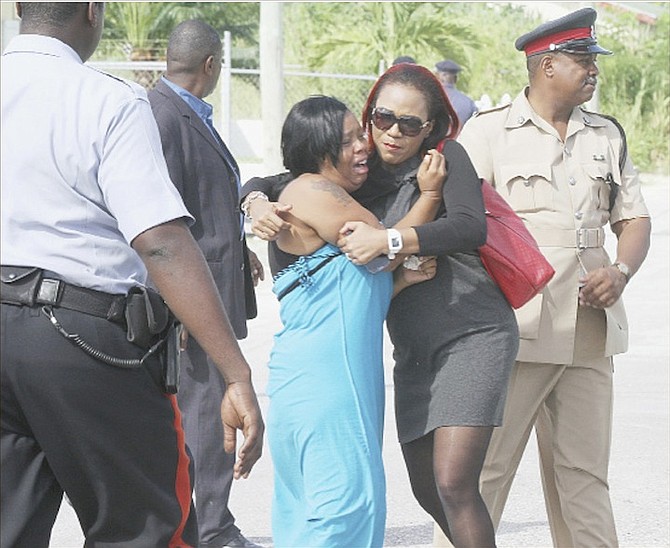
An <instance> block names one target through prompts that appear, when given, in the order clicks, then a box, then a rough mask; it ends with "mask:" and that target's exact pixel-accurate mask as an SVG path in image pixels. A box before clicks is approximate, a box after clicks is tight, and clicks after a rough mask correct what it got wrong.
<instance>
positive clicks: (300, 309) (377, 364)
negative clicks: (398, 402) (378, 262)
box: [267, 244, 393, 548]
mask: <svg viewBox="0 0 670 548" xmlns="http://www.w3.org/2000/svg"><path fill="white" fill-rule="evenodd" d="M335 254H337V256H335V257H334V258H332V259H331V260H330V261H329V262H327V263H324V264H323V266H322V267H321V268H320V269H318V271H316V272H313V273H312V274H310V270H313V269H314V267H315V266H317V265H319V264H320V263H321V262H322V261H323V260H324V258H326V257H328V256H329V255H330V256H332V255H335ZM291 286H293V287H294V289H292V290H291V291H290V292H289V293H288V294H286V295H285V296H283V297H282V298H281V300H280V316H281V320H282V324H283V329H282V330H281V331H280V332H279V333H278V334H277V335H275V340H274V346H273V349H272V353H271V355H270V363H269V368H270V375H269V381H268V395H269V397H270V409H269V412H268V417H267V436H268V442H269V446H270V452H271V455H272V462H273V467H274V478H275V484H274V498H273V507H272V533H273V541H274V546H275V547H278V548H282V547H286V548H289V547H291V548H293V547H319V546H328V547H345V546H346V547H347V548H354V547H372V546H382V543H383V540H384V527H385V521H386V500H385V496H386V483H385V477H384V468H383V464H382V436H383V422H384V370H383V353H382V345H383V324H384V318H385V317H386V313H387V311H388V307H389V303H390V300H391V295H392V290H393V280H392V275H391V274H390V273H388V272H381V273H378V274H370V273H369V272H368V271H367V269H366V268H365V267H360V266H356V265H354V264H353V263H351V262H350V261H349V260H348V259H347V258H346V257H345V256H344V255H342V254H340V253H339V250H338V249H337V248H336V247H334V246H332V245H330V244H326V245H325V246H323V247H322V248H321V249H319V250H318V251H316V252H314V253H313V254H312V255H310V256H305V257H301V258H300V259H298V261H296V262H295V263H294V264H292V265H291V266H290V267H288V268H286V269H285V270H283V271H282V272H280V273H279V274H278V275H277V277H276V278H275V284H274V287H273V291H274V293H275V294H276V295H277V296H279V295H281V293H282V291H284V290H286V288H288V287H291Z"/></svg>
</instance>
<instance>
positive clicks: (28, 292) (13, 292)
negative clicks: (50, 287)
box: [0, 266, 44, 306]
mask: <svg viewBox="0 0 670 548" xmlns="http://www.w3.org/2000/svg"><path fill="white" fill-rule="evenodd" d="M43 273H44V271H43V270H42V269H41V268H38V267H36V266H2V267H1V268H0V278H1V279H2V291H1V292H0V299H1V300H2V302H3V303H11V304H23V305H27V306H34V305H35V299H36V298H37V290H38V288H39V286H40V281H41V280H42V275H43Z"/></svg>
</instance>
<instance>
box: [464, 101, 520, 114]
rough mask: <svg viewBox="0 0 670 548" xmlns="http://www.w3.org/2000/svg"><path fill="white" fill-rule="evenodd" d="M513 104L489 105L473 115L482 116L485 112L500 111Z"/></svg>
mask: <svg viewBox="0 0 670 548" xmlns="http://www.w3.org/2000/svg"><path fill="white" fill-rule="evenodd" d="M511 106H512V103H505V104H503V105H497V106H495V107H489V108H486V109H484V110H478V111H477V112H475V113H474V114H473V116H481V115H483V114H489V113H491V112H499V111H501V110H505V109H506V108H510V107H511Z"/></svg>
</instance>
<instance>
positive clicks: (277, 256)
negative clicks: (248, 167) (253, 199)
mask: <svg viewBox="0 0 670 548" xmlns="http://www.w3.org/2000/svg"><path fill="white" fill-rule="evenodd" d="M293 178H294V177H293V175H291V174H290V173H288V172H287V173H280V174H279V175H271V176H270V177H254V178H252V179H249V180H248V181H247V182H246V183H245V184H244V186H243V187H242V192H241V193H240V204H242V202H243V201H244V198H246V197H247V195H248V194H249V193H250V192H252V191H254V190H258V191H260V192H262V193H263V194H265V195H266V196H267V197H268V198H269V199H270V201H271V202H276V201H277V200H278V199H279V195H280V194H281V192H282V190H284V187H285V186H286V185H287V184H289V183H290V182H291V181H292V180H293ZM297 259H298V256H297V255H292V254H291V253H286V252H285V251H282V250H281V249H279V246H278V245H277V242H268V264H269V265H270V272H271V274H272V275H273V276H276V275H277V273H278V272H280V271H281V270H283V269H284V268H286V267H287V266H289V265H290V264H291V263H293V262H295V261H296V260H297Z"/></svg>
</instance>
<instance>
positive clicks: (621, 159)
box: [580, 107, 628, 172]
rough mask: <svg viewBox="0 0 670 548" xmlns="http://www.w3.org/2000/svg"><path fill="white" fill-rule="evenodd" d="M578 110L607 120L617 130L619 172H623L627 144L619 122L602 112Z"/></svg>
mask: <svg viewBox="0 0 670 548" xmlns="http://www.w3.org/2000/svg"><path fill="white" fill-rule="evenodd" d="M580 109H581V111H582V112H585V113H586V114H591V115H592V116H600V117H601V118H605V120H609V121H610V122H612V123H613V124H614V127H616V128H617V129H618V130H619V133H620V134H621V150H620V153H619V170H620V171H622V172H623V166H624V165H625V163H626V157H627V156H628V143H627V141H626V131H625V130H624V128H623V126H622V125H621V123H620V122H619V120H617V119H616V118H615V117H614V116H610V115H609V114H603V113H602V112H593V111H591V110H586V109H585V108H584V107H580Z"/></svg>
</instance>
